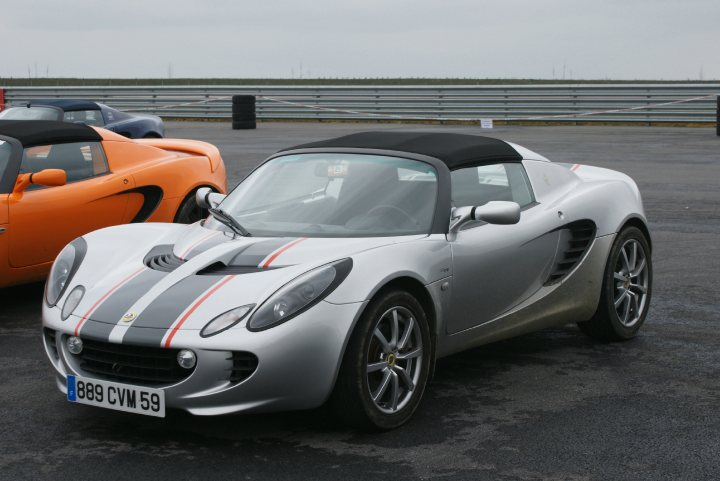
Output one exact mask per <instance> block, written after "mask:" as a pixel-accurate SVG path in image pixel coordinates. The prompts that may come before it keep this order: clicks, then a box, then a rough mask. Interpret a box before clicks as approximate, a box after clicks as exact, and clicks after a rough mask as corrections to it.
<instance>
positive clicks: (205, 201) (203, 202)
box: [195, 187, 227, 209]
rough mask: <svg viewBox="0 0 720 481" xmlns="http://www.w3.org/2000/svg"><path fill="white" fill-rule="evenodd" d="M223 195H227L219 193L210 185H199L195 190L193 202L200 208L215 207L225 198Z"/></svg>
mask: <svg viewBox="0 0 720 481" xmlns="http://www.w3.org/2000/svg"><path fill="white" fill-rule="evenodd" d="M225 197H227V196H226V195H225V194H219V193H217V192H215V191H214V190H212V189H211V188H210V187H200V188H199V189H198V190H197V191H196V192H195V202H197V205H198V206H200V208H202V209H214V208H216V207H217V206H218V205H220V202H222V201H223V200H225Z"/></svg>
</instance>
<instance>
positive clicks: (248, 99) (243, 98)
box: [232, 95, 255, 106]
mask: <svg viewBox="0 0 720 481" xmlns="http://www.w3.org/2000/svg"><path fill="white" fill-rule="evenodd" d="M232 103H233V106H235V105H248V104H249V105H255V96H254V95H233V97H232Z"/></svg>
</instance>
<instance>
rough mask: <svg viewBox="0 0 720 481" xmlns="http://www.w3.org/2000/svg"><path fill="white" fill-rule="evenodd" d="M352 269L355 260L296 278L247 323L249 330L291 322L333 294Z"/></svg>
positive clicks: (272, 297) (260, 329)
mask: <svg viewBox="0 0 720 481" xmlns="http://www.w3.org/2000/svg"><path fill="white" fill-rule="evenodd" d="M350 269H352V259H343V260H341V261H337V262H333V263H332V264H327V265H324V266H321V267H318V268H316V269H313V270H311V271H309V272H306V273H305V274H303V275H301V276H298V277H296V278H295V279H293V280H292V281H290V282H288V283H287V284H285V285H284V286H283V287H282V288H280V289H279V290H278V291H277V292H275V293H274V294H273V295H271V296H270V297H269V298H268V300H267V301H265V303H263V305H262V306H260V307H259V308H258V310H257V311H255V314H253V316H252V317H251V318H250V320H249V321H248V326H247V327H248V330H250V331H262V330H264V329H268V328H270V327H273V326H276V325H278V324H280V323H282V322H285V321H289V320H290V319H292V318H293V317H295V316H297V315H298V314H300V313H302V312H303V311H305V310H307V309H309V308H310V307H312V306H313V305H315V304H317V303H318V302H320V301H321V300H322V299H323V298H325V296H327V295H328V294H330V293H331V292H332V291H333V290H335V288H336V287H337V286H338V285H340V283H341V282H342V281H343V280H345V278H346V277H347V275H348V274H349V273H350Z"/></svg>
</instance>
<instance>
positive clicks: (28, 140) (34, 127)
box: [0, 120, 102, 147]
mask: <svg viewBox="0 0 720 481" xmlns="http://www.w3.org/2000/svg"><path fill="white" fill-rule="evenodd" d="M0 135H4V136H6V137H11V138H13V139H17V140H18V141H19V142H20V143H21V144H22V145H23V147H33V146H37V145H50V144H64V143H69V142H99V141H101V140H102V137H101V136H100V134H98V133H97V131H96V130H95V129H93V128H92V127H88V126H87V125H85V124H71V123H68V122H56V121H53V120H0Z"/></svg>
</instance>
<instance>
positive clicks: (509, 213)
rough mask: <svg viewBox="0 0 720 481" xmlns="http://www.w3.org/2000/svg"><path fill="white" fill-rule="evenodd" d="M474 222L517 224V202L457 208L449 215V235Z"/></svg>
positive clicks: (498, 202) (498, 201) (497, 201)
mask: <svg viewBox="0 0 720 481" xmlns="http://www.w3.org/2000/svg"><path fill="white" fill-rule="evenodd" d="M474 220H479V221H483V222H487V223H488V224H502V225H507V224H517V223H518V222H519V221H520V206H519V205H518V203H517V202H506V201H500V200H493V201H490V202H488V203H486V204H483V205H478V206H475V207H458V208H456V209H453V211H452V213H451V215H450V233H451V234H456V233H457V232H458V231H459V230H460V228H461V227H462V226H463V225H465V224H467V223H468V222H470V221H474Z"/></svg>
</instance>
